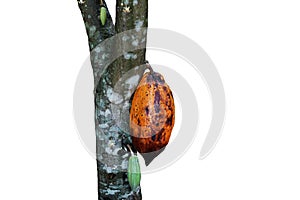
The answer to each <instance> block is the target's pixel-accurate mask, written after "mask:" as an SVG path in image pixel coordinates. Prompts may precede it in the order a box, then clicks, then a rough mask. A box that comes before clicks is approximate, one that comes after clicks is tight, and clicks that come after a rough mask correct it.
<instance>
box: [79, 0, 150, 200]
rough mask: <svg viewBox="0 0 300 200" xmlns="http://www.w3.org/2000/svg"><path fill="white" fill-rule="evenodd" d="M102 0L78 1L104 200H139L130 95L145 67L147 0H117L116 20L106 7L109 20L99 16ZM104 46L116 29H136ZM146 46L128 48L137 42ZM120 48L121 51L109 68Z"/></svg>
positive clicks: (101, 193) (99, 195)
mask: <svg viewBox="0 0 300 200" xmlns="http://www.w3.org/2000/svg"><path fill="white" fill-rule="evenodd" d="M100 2H101V1H100V0H86V1H85V2H78V4H79V8H80V10H81V13H82V16H83V20H84V23H85V27H86V32H87V35H88V39H89V47H90V59H91V64H92V67H93V73H94V80H95V90H94V94H95V130H96V147H97V169H98V199H99V200H124V199H128V200H140V199H142V194H141V188H140V187H138V188H137V189H136V190H134V191H132V189H131V188H130V185H129V183H128V180H127V167H128V159H129V156H130V152H129V151H128V149H127V148H126V145H127V144H128V145H131V138H130V135H129V132H130V130H129V109H130V97H131V95H132V93H133V92H134V90H135V88H136V86H137V85H138V83H139V80H140V79H141V78H142V75H143V73H144V70H145V66H144V63H145V53H146V34H147V31H146V30H145V29H142V28H146V27H147V26H148V0H117V4H116V25H114V24H113V21H112V18H111V16H110V14H109V11H108V8H107V6H106V3H105V1H104V0H103V1H102V2H101V3H103V5H102V6H104V7H106V8H107V11H108V12H107V13H108V14H107V21H106V23H105V25H102V24H101V22H100V19H99V15H100ZM131 29H133V30H132V31H130V35H129V33H128V34H127V35H126V34H125V35H124V36H125V37H122V38H121V39H120V38H117V39H116V40H114V41H113V42H110V43H108V45H105V46H104V47H103V46H101V48H100V47H99V44H100V43H101V42H103V41H105V40H106V39H108V38H111V37H112V36H114V35H115V34H118V33H121V32H124V31H127V30H131ZM137 45H138V46H139V47H142V48H141V49H138V50H134V51H131V52H127V51H126V49H128V48H134V47H136V46H137ZM115 51H121V52H122V56H121V57H119V58H118V59H116V60H115V61H114V62H113V63H110V65H109V66H108V67H107V68H105V66H106V65H107V64H108V63H107V62H108V61H110V59H111V56H112V55H113V54H114V52H115Z"/></svg>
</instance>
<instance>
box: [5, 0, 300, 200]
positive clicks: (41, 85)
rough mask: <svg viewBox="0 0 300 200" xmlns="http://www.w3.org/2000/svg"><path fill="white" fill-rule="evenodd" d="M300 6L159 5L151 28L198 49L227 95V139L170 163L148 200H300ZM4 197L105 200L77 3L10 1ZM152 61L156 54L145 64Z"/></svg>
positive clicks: (288, 2) (240, 1)
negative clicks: (81, 123) (75, 105)
mask: <svg viewBox="0 0 300 200" xmlns="http://www.w3.org/2000/svg"><path fill="white" fill-rule="evenodd" d="M299 9H300V3H299V1H298V0H285V1H283V0H281V1H279V0H272V1H271V0H252V1H245V0H228V1H223V0H210V1H202V0H200V1H192V0H186V1H184V2H183V1H179V0H163V1H151V2H150V11H149V22H150V23H149V27H153V28H165V29H171V30H174V31H177V32H180V33H183V34H185V35H186V36H188V37H190V38H191V39H193V40H195V41H196V42H197V43H199V44H200V45H201V46H202V47H203V48H204V49H205V51H206V52H207V53H208V54H209V55H210V57H211V58H212V59H213V61H214V63H215V64H216V66H217V68H218V70H219V73H220V75H221V77H222V79H223V83H224V86H225V90H226V97H227V114H226V123H225V127H224V130H223V136H222V138H221V140H220V141H219V143H218V145H217V146H216V148H215V150H214V151H213V152H212V154H210V155H209V156H208V157H207V158H206V159H205V160H202V161H199V160H198V156H199V152H200V147H201V141H202V139H203V137H204V136H203V135H201V134H200V135H199V137H197V139H196V141H195V143H194V145H193V146H192V147H191V149H190V150H189V151H188V153H187V154H186V155H185V156H184V157H183V158H182V159H181V160H179V161H178V162H177V163H175V164H174V165H172V166H171V167H169V168H167V169H165V170H163V171H160V172H157V173H155V174H148V175H144V176H143V177H142V189H143V197H144V198H143V199H144V200H153V199H158V200H160V199H161V200H162V199H204V200H219V199H230V200H241V199H243V200H248V199H249V200H253V199H273V200H274V199H288V200H294V199H295V200H296V199H297V200H298V199H299V198H300V192H299V186H300V162H299V161H300V156H299V155H300V145H299V143H300V136H299V134H300V128H299V120H300V114H299V113H300V104H299V102H300V94H299V87H300V79H299V74H300V70H299V67H300V59H299V53H300V37H299V35H300V26H299V19H300V12H299ZM0 21H1V23H0V26H1V37H0V51H1V59H0V66H1V67H0V91H1V100H0V102H1V104H0V122H1V126H0V133H1V138H0V158H1V160H0V162H1V164H0V199H3V200H10V199H13V200H15V199H31V200H40V199H45V200H47V199H49V200H50V199H51V200H53V199H64V200H65V199H97V176H96V163H95V161H94V160H93V159H92V158H91V156H90V155H89V154H88V153H87V152H86V151H85V149H84V148H83V147H82V145H81V142H80V140H79V139H78V136H77V134H76V130H75V126H74V123H73V115H72V101H73V99H72V97H73V96H72V95H73V89H74V83H75V80H76V77H77V74H78V72H79V69H80V67H81V64H82V63H83V62H84V60H85V59H86V57H87V55H88V45H87V37H86V34H85V29H84V25H83V22H82V19H81V15H80V12H79V9H78V7H77V2H76V1H75V0H65V1H52V2H51V1H38V0H32V1H3V2H1V12H0ZM148 59H149V58H148Z"/></svg>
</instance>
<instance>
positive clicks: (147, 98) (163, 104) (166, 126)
mask: <svg viewBox="0 0 300 200" xmlns="http://www.w3.org/2000/svg"><path fill="white" fill-rule="evenodd" d="M174 123H175V104H174V98H173V95H172V91H171V89H170V87H169V86H168V85H167V84H166V82H165V80H164V78H163V76H162V75H161V74H159V73H156V72H154V71H153V70H152V69H151V71H150V72H147V73H145V74H144V76H143V77H142V79H141V81H140V83H139V85H138V87H137V89H136V91H135V93H134V94H133V96H132V101H131V108H130V130H131V137H132V142H133V146H134V147H135V149H136V150H137V151H138V152H139V153H141V154H142V156H143V157H144V159H145V163H146V165H149V164H150V162H151V161H152V160H153V159H154V158H155V157H156V156H158V155H159V154H160V153H161V152H162V151H163V150H164V148H165V147H166V145H167V144H168V142H169V139H170V137H171V132H172V129H173V127H174Z"/></svg>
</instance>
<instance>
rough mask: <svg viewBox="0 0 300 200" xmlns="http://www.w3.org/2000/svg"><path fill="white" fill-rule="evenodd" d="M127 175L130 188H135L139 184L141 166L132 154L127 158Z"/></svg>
mask: <svg viewBox="0 0 300 200" xmlns="http://www.w3.org/2000/svg"><path fill="white" fill-rule="evenodd" d="M127 177H128V181H129V185H130V187H131V189H132V190H136V188H137V187H138V186H139V185H140V181H141V168H140V163H139V159H138V157H137V156H135V155H132V156H131V157H130V158H129V162H128V171H127Z"/></svg>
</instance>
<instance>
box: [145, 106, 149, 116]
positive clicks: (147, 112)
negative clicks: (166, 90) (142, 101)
mask: <svg viewBox="0 0 300 200" xmlns="http://www.w3.org/2000/svg"><path fill="white" fill-rule="evenodd" d="M145 111H146V115H149V107H148V106H147V107H146V108H145Z"/></svg>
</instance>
